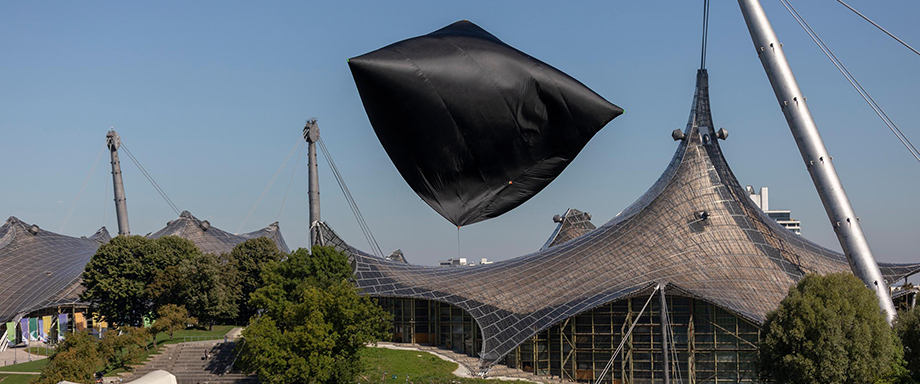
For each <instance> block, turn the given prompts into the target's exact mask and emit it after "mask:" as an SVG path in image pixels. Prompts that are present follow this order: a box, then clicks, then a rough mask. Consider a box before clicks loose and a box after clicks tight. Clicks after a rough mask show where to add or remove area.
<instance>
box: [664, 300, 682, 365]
mask: <svg viewBox="0 0 920 384" xmlns="http://www.w3.org/2000/svg"><path fill="white" fill-rule="evenodd" d="M663 307H664V309H665V313H667V317H668V327H667V332H668V337H669V338H670V339H668V340H670V341H671V343H670V345H671V348H670V351H669V353H670V354H671V371H673V372H675V373H676V376H677V382H678V383H683V382H684V378H683V376H682V375H681V373H680V362H679V361H678V359H677V356H678V354H677V346H676V345H675V343H674V327H673V326H672V324H673V321H672V320H671V311H669V310H668V301H667V300H665V302H664V306H663Z"/></svg>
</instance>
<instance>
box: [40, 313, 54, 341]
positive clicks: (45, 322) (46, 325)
mask: <svg viewBox="0 0 920 384" xmlns="http://www.w3.org/2000/svg"><path fill="white" fill-rule="evenodd" d="M51 321H52V320H51V316H42V337H44V338H45V340H48V337H50V336H51Z"/></svg>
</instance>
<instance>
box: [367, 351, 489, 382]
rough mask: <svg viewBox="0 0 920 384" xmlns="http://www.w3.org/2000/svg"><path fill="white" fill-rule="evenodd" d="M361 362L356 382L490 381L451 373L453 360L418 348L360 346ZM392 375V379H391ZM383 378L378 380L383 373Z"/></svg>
mask: <svg viewBox="0 0 920 384" xmlns="http://www.w3.org/2000/svg"><path fill="white" fill-rule="evenodd" d="M361 364H362V365H364V370H363V371H362V372H361V375H360V376H359V377H358V382H359V383H380V382H382V381H383V382H387V383H396V382H399V383H406V382H407V380H406V375H407V374H408V375H409V380H408V382H410V383H426V384H427V383H450V382H453V383H463V384H468V383H490V382H491V383H494V382H495V381H491V380H483V379H470V378H461V377H457V376H454V374H453V373H452V372H453V371H454V370H455V369H457V363H451V362H449V361H446V360H441V358H439V357H437V356H435V355H432V354H430V353H428V352H421V351H402V350H393V349H386V348H364V349H363V350H361ZM393 375H396V376H397V377H396V379H395V380H394V379H393ZM384 376H385V377H386V380H385V381H384V380H382V379H383V377H384Z"/></svg>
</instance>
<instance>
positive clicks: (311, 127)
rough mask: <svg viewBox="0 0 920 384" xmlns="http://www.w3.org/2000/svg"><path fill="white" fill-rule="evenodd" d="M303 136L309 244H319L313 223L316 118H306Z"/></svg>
mask: <svg viewBox="0 0 920 384" xmlns="http://www.w3.org/2000/svg"><path fill="white" fill-rule="evenodd" d="M303 138H304V140H306V141H307V168H308V173H309V177H310V184H309V187H308V192H307V194H308V195H309V202H310V245H316V244H319V243H318V241H319V238H318V236H317V234H316V233H315V230H314V229H313V224H314V223H316V222H317V221H320V220H321V219H320V216H319V171H318V169H317V165H316V142H317V141H318V140H319V125H317V124H316V119H310V120H307V124H306V125H305V126H304V127H303Z"/></svg>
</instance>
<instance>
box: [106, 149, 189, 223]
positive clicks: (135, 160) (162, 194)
mask: <svg viewBox="0 0 920 384" xmlns="http://www.w3.org/2000/svg"><path fill="white" fill-rule="evenodd" d="M121 148H122V149H124V150H125V153H127V154H128V157H129V158H130V159H131V161H132V162H134V165H135V166H137V169H140V171H141V173H142V174H143V175H144V177H146V178H147V181H149V182H150V184H151V185H153V188H154V189H156V191H157V193H159V194H160V196H161V197H163V200H165V201H166V204H168V205H169V207H170V208H172V210H173V211H175V212H176V216H179V215H180V212H179V208H178V207H176V204H173V202H172V200H171V199H170V198H169V196H166V192H165V191H163V188H160V185H159V184H157V182H156V180H154V179H153V176H151V175H150V173H148V172H147V170H146V169H145V168H144V166H143V165H141V163H140V162H139V161H137V158H135V157H134V154H132V153H131V151H130V150H129V149H128V146H126V145H125V143H124V142H122V143H121Z"/></svg>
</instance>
